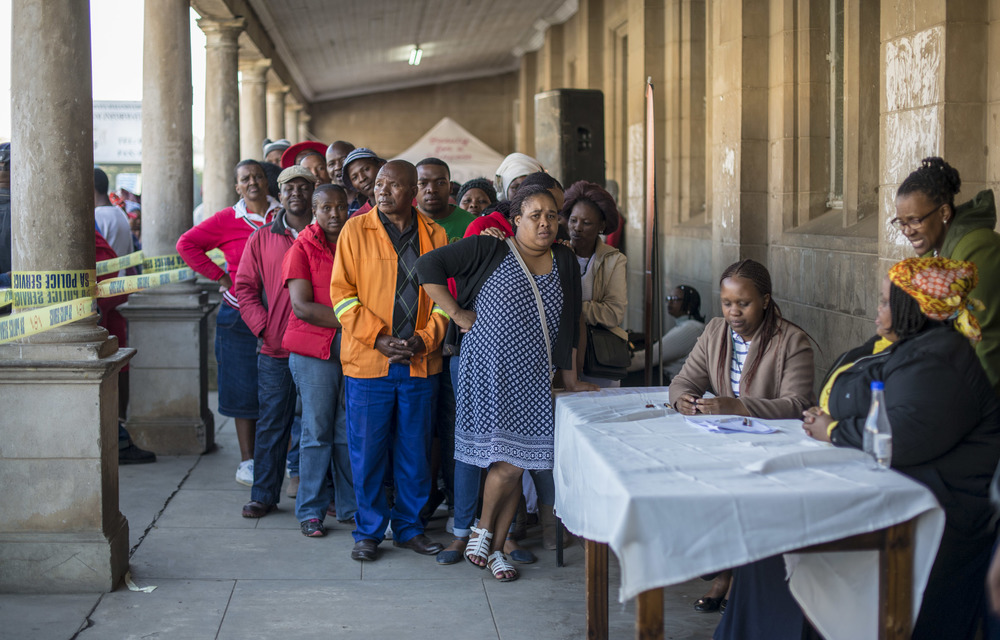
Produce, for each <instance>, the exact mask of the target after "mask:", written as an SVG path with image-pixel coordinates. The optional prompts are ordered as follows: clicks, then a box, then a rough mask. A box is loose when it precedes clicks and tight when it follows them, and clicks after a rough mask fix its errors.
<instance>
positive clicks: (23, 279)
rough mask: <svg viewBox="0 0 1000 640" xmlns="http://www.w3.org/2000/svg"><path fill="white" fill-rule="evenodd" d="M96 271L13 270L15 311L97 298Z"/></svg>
mask: <svg viewBox="0 0 1000 640" xmlns="http://www.w3.org/2000/svg"><path fill="white" fill-rule="evenodd" d="M96 282H97V274H96V271H95V270H94V269H75V270H67V271H14V272H13V273H12V274H11V290H12V292H13V298H14V299H13V303H14V307H15V308H20V309H23V308H28V309H30V308H33V307H44V306H48V305H53V304H61V303H64V302H71V301H73V300H76V299H79V298H92V297H94V285H95V283H96Z"/></svg>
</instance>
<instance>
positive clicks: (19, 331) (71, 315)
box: [0, 297, 98, 344]
mask: <svg viewBox="0 0 1000 640" xmlns="http://www.w3.org/2000/svg"><path fill="white" fill-rule="evenodd" d="M97 313H98V311H97V300H95V299H94V298H89V297H88V298H77V299H76V300H73V301H72V302H63V303H60V304H54V305H52V306H49V307H42V308H41V309H32V310H31V311H22V312H20V313H15V314H13V315H10V316H7V317H5V318H0V344H3V343H5V342H11V341H12V340H17V339H18V338H26V337H28V336H33V335H35V334H37V333H42V332H43V331H48V330H49V329H53V328H55V327H61V326H62V325H64V324H69V323H70V322H76V321H77V320H82V319H83V318H88V317H90V316H94V315H97Z"/></svg>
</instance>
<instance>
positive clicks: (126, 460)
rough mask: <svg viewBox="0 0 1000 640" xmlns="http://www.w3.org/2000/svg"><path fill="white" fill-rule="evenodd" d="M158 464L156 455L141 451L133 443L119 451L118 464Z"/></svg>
mask: <svg viewBox="0 0 1000 640" xmlns="http://www.w3.org/2000/svg"><path fill="white" fill-rule="evenodd" d="M149 462H156V454H155V453H153V452H152V451H146V450H145V449H140V448H139V447H137V446H135V445H134V444H132V443H131V442H130V443H129V445H128V446H127V447H125V448H124V449H119V450H118V464H147V463H149Z"/></svg>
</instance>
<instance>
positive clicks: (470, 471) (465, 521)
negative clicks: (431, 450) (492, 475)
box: [448, 356, 482, 538]
mask: <svg viewBox="0 0 1000 640" xmlns="http://www.w3.org/2000/svg"><path fill="white" fill-rule="evenodd" d="M460 360H461V359H460V358H459V357H458V356H452V357H451V358H449V363H448V370H449V371H448V373H449V374H450V375H449V378H450V379H451V386H452V388H453V389H457V388H458V369H459V364H460ZM453 424H454V423H453ZM451 435H452V438H451V458H452V460H454V459H455V430H454V428H452V431H451ZM481 473H482V470H481V469H480V468H479V467H477V466H475V465H471V464H466V463H464V462H461V461H459V460H455V475H454V491H455V525H454V527H455V528H454V534H453V535H454V536H455V537H456V538H465V537H466V536H468V535H469V534H470V533H471V531H470V529H471V528H472V524H473V523H474V522H475V521H476V506H477V505H478V503H479V476H480V474H481Z"/></svg>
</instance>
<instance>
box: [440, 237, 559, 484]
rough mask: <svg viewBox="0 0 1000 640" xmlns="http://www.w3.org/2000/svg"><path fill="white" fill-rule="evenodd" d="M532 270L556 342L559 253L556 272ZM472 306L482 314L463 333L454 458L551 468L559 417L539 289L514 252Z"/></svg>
mask: <svg viewBox="0 0 1000 640" xmlns="http://www.w3.org/2000/svg"><path fill="white" fill-rule="evenodd" d="M534 278H535V284H537V285H538V289H539V292H540V293H541V295H542V303H543V305H544V307H545V318H546V321H547V324H548V328H549V340H550V341H551V343H552V344H555V343H556V339H557V337H558V335H557V333H558V330H559V315H560V313H561V312H562V305H563V291H562V286H561V285H560V282H559V272H558V270H557V267H556V263H555V260H553V261H552V271H551V272H550V273H548V274H546V275H543V276H534ZM473 309H474V310H475V312H476V322H475V324H474V325H473V326H472V329H471V330H470V331H469V332H468V333H467V334H466V335H465V337H464V338H462V353H461V358H462V362H461V365H460V369H459V371H460V374H459V380H458V389H457V392H456V400H457V406H456V412H455V459H456V460H461V461H462V462H465V463H467V464H472V465H475V466H477V467H487V466H489V465H490V464H492V463H493V462H498V461H503V462H508V463H510V464H512V465H514V466H517V467H521V468H522V469H551V468H552V461H553V450H552V447H553V442H552V436H553V433H554V431H555V417H554V415H553V412H552V393H551V377H550V373H549V371H548V367H549V363H548V358H547V357H546V356H545V338H544V336H543V335H542V326H541V321H540V319H539V317H538V306H537V304H536V303H535V294H534V293H533V292H532V290H531V285H530V284H529V283H528V279H527V277H526V276H525V275H524V271H522V270H521V266H520V265H519V264H518V262H517V258H516V257H515V255H514V254H513V253H511V254H508V255H507V256H506V257H505V258H504V259H503V261H502V262H501V263H500V265H499V266H498V267H497V269H496V271H494V272H493V275H491V276H490V277H489V278H487V280H486V282H484V283H483V286H482V288H481V289H480V291H479V295H478V296H477V297H476V301H475V303H474V307H473Z"/></svg>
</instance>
